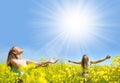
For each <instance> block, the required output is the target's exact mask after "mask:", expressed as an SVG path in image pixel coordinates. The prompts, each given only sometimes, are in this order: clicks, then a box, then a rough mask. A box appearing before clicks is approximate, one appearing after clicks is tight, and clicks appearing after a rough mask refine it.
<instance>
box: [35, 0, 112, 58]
mask: <svg viewBox="0 0 120 83" xmlns="http://www.w3.org/2000/svg"><path fill="white" fill-rule="evenodd" d="M43 3H44V1H43ZM104 4H105V5H104ZM37 5H38V8H37V10H38V11H36V15H38V17H37V18H36V21H34V24H35V27H38V28H37V30H36V34H37V39H38V40H39V43H40V45H41V46H43V48H41V49H42V50H44V51H45V53H47V52H48V55H50V54H51V53H49V50H50V51H51V50H52V51H54V52H55V53H56V54H62V55H63V56H64V55H65V56H68V55H75V53H76V54H78V55H79V54H80V53H81V54H82V53H88V52H89V53H90V51H93V52H94V50H95V49H96V50H101V49H103V47H102V46H105V44H106V43H108V42H110V41H111V39H109V37H108V36H109V34H108V33H109V31H108V28H107V27H108V26H110V25H109V21H108V22H106V21H107V20H108V19H106V18H107V16H109V15H108V14H109V12H108V11H107V10H106V8H108V7H107V5H106V2H104V1H102V2H100V3H99V4H98V3H97V1H89V0H68V1H66V0H60V1H59V0H57V1H55V2H52V1H50V3H49V4H48V3H44V4H42V1H40V3H37ZM103 5H104V7H103ZM108 18H109V17H108ZM111 22H112V21H111ZM110 35H111V34H110ZM100 45H101V46H100ZM99 46H100V47H99ZM98 47H99V48H98ZM105 49H106V48H105ZM65 56H64V57H65Z"/></svg>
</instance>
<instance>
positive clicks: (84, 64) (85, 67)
mask: <svg viewBox="0 0 120 83" xmlns="http://www.w3.org/2000/svg"><path fill="white" fill-rule="evenodd" d="M81 62H82V64H81V65H82V68H83V69H87V67H88V62H89V58H88V56H87V55H86V54H84V55H83V57H82V61H81Z"/></svg>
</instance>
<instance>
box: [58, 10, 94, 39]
mask: <svg viewBox="0 0 120 83" xmlns="http://www.w3.org/2000/svg"><path fill="white" fill-rule="evenodd" d="M60 19H61V22H60V23H61V26H60V27H61V29H62V32H64V34H65V36H66V37H67V38H68V39H70V40H71V41H72V40H73V41H74V40H89V38H90V33H93V32H94V26H93V25H95V19H94V17H93V15H92V13H91V12H88V11H87V12H82V11H75V10H71V9H69V10H68V11H66V12H65V13H63V14H61V18H60Z"/></svg>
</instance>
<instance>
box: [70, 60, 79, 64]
mask: <svg viewBox="0 0 120 83" xmlns="http://www.w3.org/2000/svg"><path fill="white" fill-rule="evenodd" d="M68 62H71V63H75V64H81V62H75V61H71V60H68Z"/></svg>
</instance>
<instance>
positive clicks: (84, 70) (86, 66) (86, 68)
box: [68, 54, 111, 77]
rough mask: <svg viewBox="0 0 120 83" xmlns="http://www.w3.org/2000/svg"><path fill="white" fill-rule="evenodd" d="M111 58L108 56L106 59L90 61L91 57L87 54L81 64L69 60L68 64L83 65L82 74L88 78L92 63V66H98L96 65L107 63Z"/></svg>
mask: <svg viewBox="0 0 120 83" xmlns="http://www.w3.org/2000/svg"><path fill="white" fill-rule="evenodd" d="M110 57H111V56H110V55H107V56H106V57H105V58H103V59H100V60H90V61H89V57H88V56H87V55H86V54H85V55H83V57H82V60H81V61H80V62H76V61H71V60H68V62H72V63H75V64H81V66H82V68H83V73H82V77H86V75H88V64H89V62H90V64H96V63H100V62H102V61H105V60H106V59H109V58H110Z"/></svg>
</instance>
